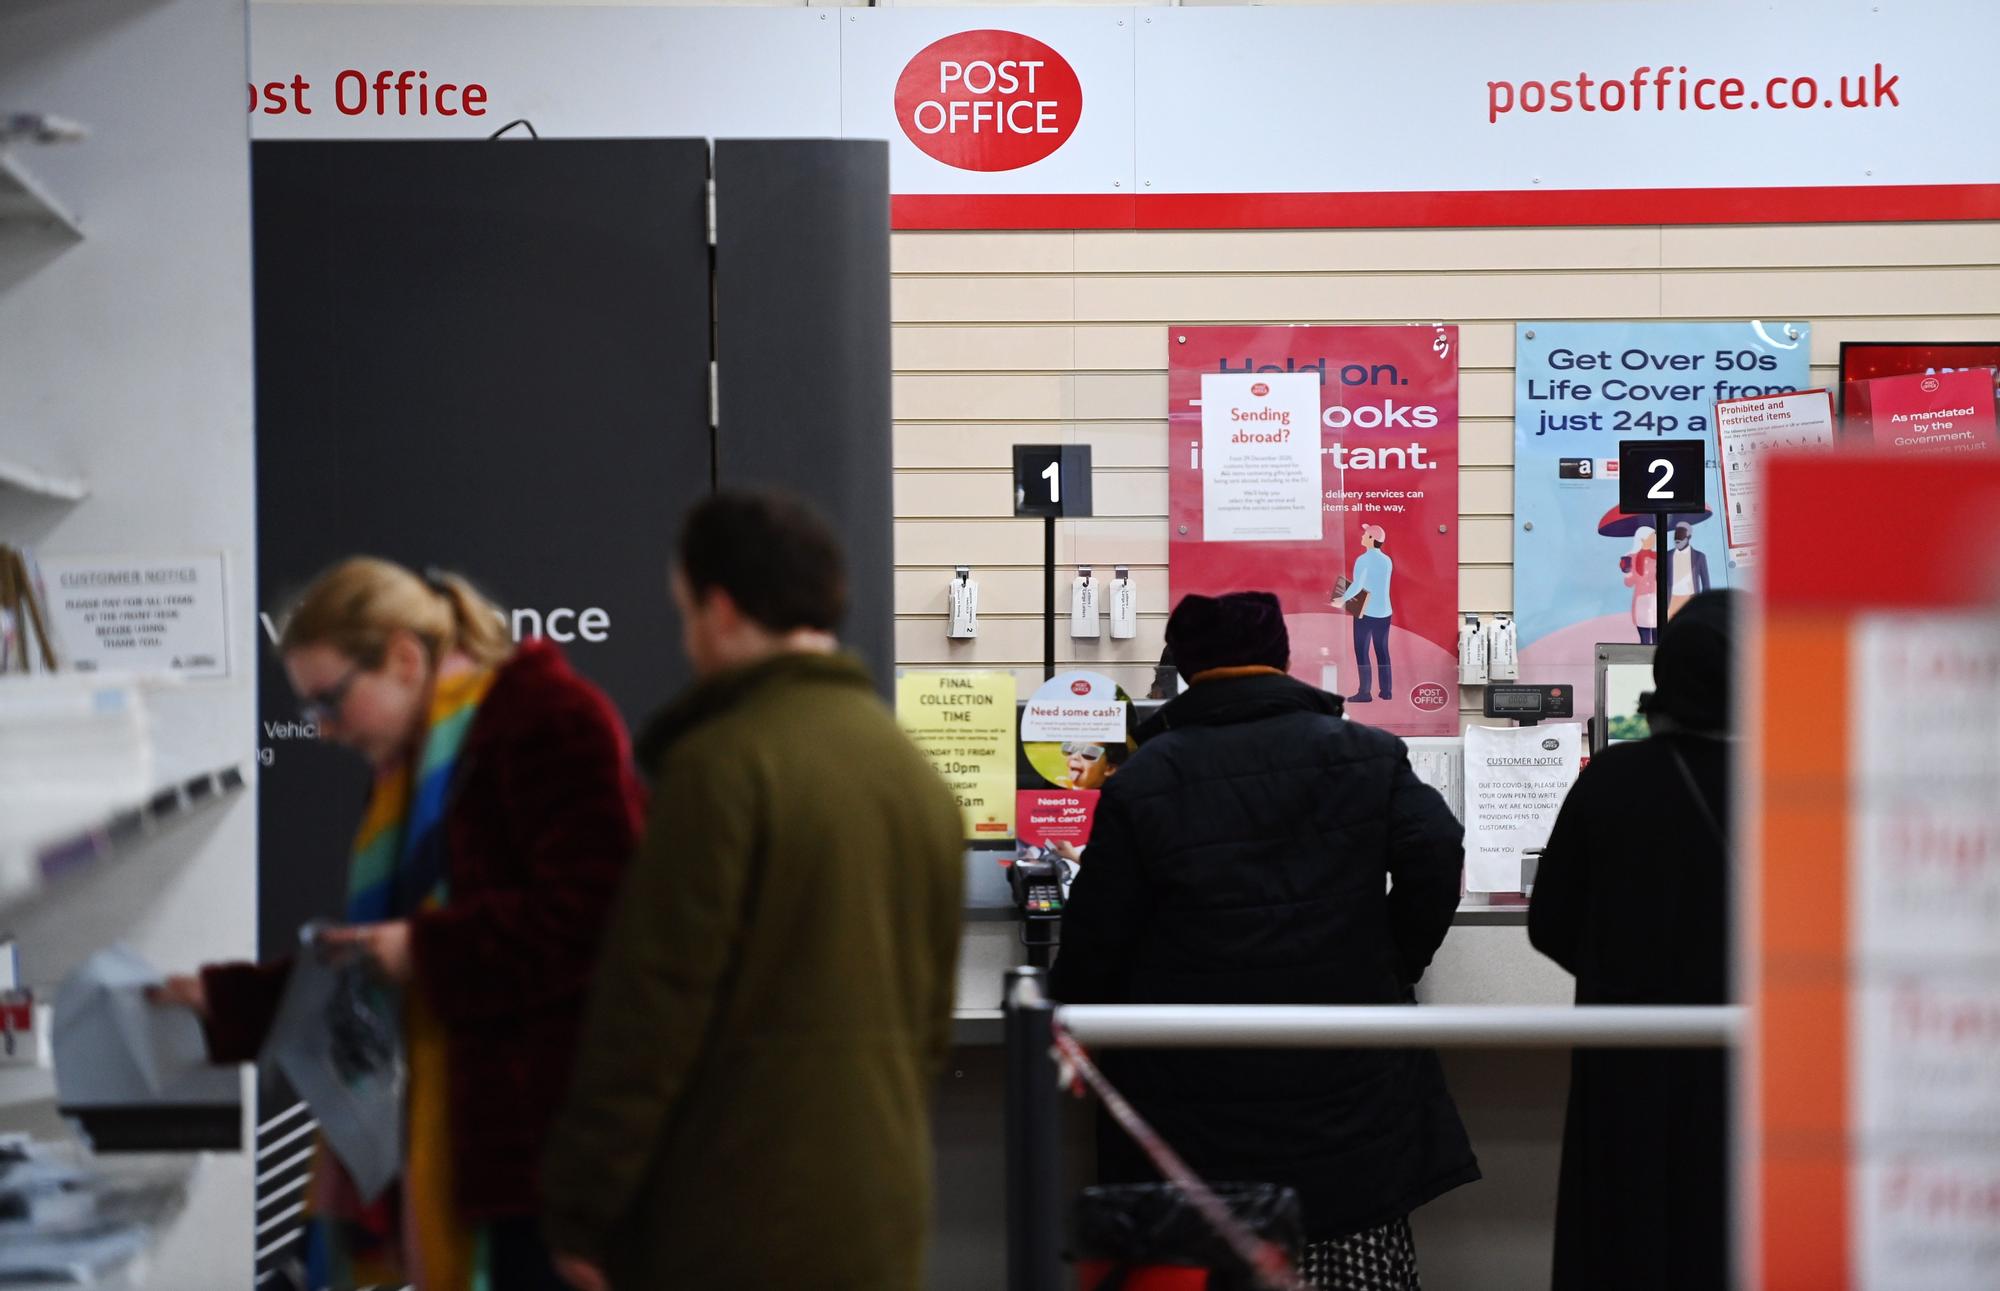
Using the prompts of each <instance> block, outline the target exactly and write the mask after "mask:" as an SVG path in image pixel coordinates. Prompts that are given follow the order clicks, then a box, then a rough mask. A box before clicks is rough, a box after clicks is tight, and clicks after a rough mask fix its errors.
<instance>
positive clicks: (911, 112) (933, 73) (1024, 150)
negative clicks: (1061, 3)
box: [896, 30, 1083, 170]
mask: <svg viewBox="0 0 2000 1291" xmlns="http://www.w3.org/2000/svg"><path fill="white" fill-rule="evenodd" d="M1082 118H1083V85H1082V83H1081V82H1079V81H1078V80H1077V79H1076V69H1075V68H1073V67H1071V66H1070V65H1069V60H1067V59H1065V58H1064V57H1063V56H1062V55H1061V54H1058V53H1056V51H1055V50H1053V49H1050V48H1049V47H1048V46H1047V45H1044V44H1043V43H1042V42H1041V41H1039V40H1036V39H1035V38H1034V37H1032V36H1023V35H1022V34H1021V33H1020V32H1017V31H998V30H985V31H961V32H959V33H958V34H957V35H954V36H946V37H945V38H944V39H943V40H940V41H936V42H933V43H932V44H930V45H926V46H925V47H924V48H923V49H922V50H921V51H920V52H919V53H918V54H917V56H916V57H915V58H913V59H911V60H910V62H909V65H908V66H907V67H905V68H904V69H903V74H902V76H901V77H899V78H897V81H896V120H897V121H899V122H900V123H902V127H903V133H904V134H906V135H908V136H909V137H910V142H911V143H913V144H915V145H917V147H918V148H920V149H922V150H923V152H924V153H925V155H927V156H929V157H932V158H934V159H936V160H938V161H941V162H943V163H944V164H945V165H947V166H956V167H958V168H959V169H960V170H1019V169H1020V168H1021V167H1023V166H1032V165H1034V164H1035V163H1036V162H1038V161H1040V160H1042V159H1043V158H1044V157H1047V156H1048V155H1049V154H1050V153H1053V152H1054V151H1055V150H1056V149H1058V148H1060V147H1062V146H1063V145H1064V144H1065V143H1068V142H1069V137H1070V136H1071V135H1073V134H1075V133H1076V123H1077V122H1078V121H1079V120H1081V119H1082Z"/></svg>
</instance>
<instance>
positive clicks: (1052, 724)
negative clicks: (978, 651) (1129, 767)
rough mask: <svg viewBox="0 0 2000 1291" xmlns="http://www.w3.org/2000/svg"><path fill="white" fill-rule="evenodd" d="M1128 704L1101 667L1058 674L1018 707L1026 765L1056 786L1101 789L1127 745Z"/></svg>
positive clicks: (1124, 756) (1129, 734)
mask: <svg viewBox="0 0 2000 1291" xmlns="http://www.w3.org/2000/svg"><path fill="white" fill-rule="evenodd" d="M1131 705H1132V700H1131V696H1129V695H1127V694H1126V693H1125V692H1124V691H1123V690H1121V689H1120V688H1119V686H1118V683H1117V682H1115V681H1113V680H1111V678H1109V677H1107V676H1105V675H1104V674H1102V673H1097V672H1064V673H1058V674H1056V675H1055V676H1054V677H1051V678H1050V679H1049V680H1047V681H1045V682H1043V683H1042V685H1041V688H1040V689H1039V690H1037V691H1036V692H1035V693H1034V695H1033V697H1031V698H1030V699H1029V700H1028V703H1027V707H1026V708H1024V709H1023V710H1022V712H1021V749H1022V751H1023V753H1025V754H1026V755H1027V759H1028V765H1030V766H1032V767H1033V768H1034V769H1035V772H1036V774H1038V775H1040V776H1041V777H1042V779H1044V780H1046V781H1048V782H1049V783H1050V784H1052V785H1054V786H1056V787H1057V788H1059V789H1102V788H1103V787H1104V782H1105V780H1106V779H1108V778H1109V777H1110V776H1111V774H1112V773H1113V772H1114V771H1115V770H1116V769H1117V768H1118V766H1119V765H1120V764H1121V763H1123V762H1124V761H1125V758H1126V755H1127V754H1128V753H1129V752H1130V751H1131V748H1132V743H1131V740H1132V735H1131V730H1130V719H1129V716H1128V715H1129V714H1130V712H1131V711H1132V709H1131Z"/></svg>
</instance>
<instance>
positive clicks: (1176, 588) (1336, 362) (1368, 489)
mask: <svg viewBox="0 0 2000 1291" xmlns="http://www.w3.org/2000/svg"><path fill="white" fill-rule="evenodd" d="M1167 352H1168V354H1167V358H1168V381H1167V395H1168V417H1167V427H1168V439H1169V466H1170V468H1171V470H1170V481H1171V482H1170V490H1171V493H1170V499H1169V513H1170V521H1171V533H1170V539H1171V541H1170V544H1169V547H1168V552H1169V570H1168V581H1169V584H1170V588H1169V591H1170V594H1171V596H1172V598H1173V599H1174V600H1176V601H1178V600H1179V598H1181V597H1182V596H1185V595H1188V594H1189V593H1195V592H1199V593H1204V594H1208V595H1220V594H1222V593H1224V592H1233V591H1251V590H1257V591H1269V592H1273V593H1275V594H1276V595H1277V596H1278V599H1279V601H1280V602H1281V603H1282V605H1283V606H1284V611H1285V625H1286V628H1287V629H1288V630H1289V632H1290V635H1291V643H1292V658H1291V671H1292V674H1293V675H1294V676H1296V677H1299V678H1301V679H1303V680H1305V681H1307V682H1310V683H1311V684H1313V685H1315V686H1320V687H1322V688H1324V689H1326V690H1329V691H1333V692H1335V693H1338V694H1341V695H1345V696H1347V697H1348V698H1349V700H1350V706H1349V710H1348V711H1349V713H1350V714H1351V715H1352V716H1354V717H1355V718H1356V719H1357V720H1359V721H1364V722H1367V723H1369V724H1370V725H1374V726H1380V727H1384V728H1386V729H1388V730H1391V731H1395V732H1397V733H1399V734H1403V735H1456V734H1458V690H1457V649H1458V646H1457V640H1458V637H1457V622H1456V620H1457V611H1458V329H1457V328H1456V327H1446V326H1441V325H1430V324H1424V325H1420V326H1391V327H1176V328H1173V329H1171V330H1170V331H1169V332H1168V333H1167ZM1282 374H1305V375H1307V376H1309V377H1310V378H1311V379H1312V382H1313V384H1314V385H1315V386H1316V387H1317V391H1318V397H1317V423H1318V427H1319V429H1318V434H1317V452H1318V456H1319V471H1318V475H1319V484H1320V486H1321V488H1320V490H1319V492H1320V496H1319V506H1320V511H1321V516H1320V520H1321V523H1320V525H1319V535H1320V536H1319V537H1317V538H1313V537H1309V536H1308V537H1293V538H1285V539H1268V538H1262V537H1255V536H1250V535H1255V534H1256V533H1257V532H1258V526H1257V525H1256V524H1254V523H1253V522H1252V520H1251V519H1250V517H1247V516H1245V515H1244V514H1243V510H1242V495H1241V492H1240V491H1238V492H1237V493H1235V494H1234V495H1232V498H1231V501H1230V508H1229V514H1230V515H1231V517H1232V520H1231V527H1230V529H1229V531H1227V532H1218V533H1216V534H1210V533H1208V532H1206V531H1205V528H1204V523H1205V522H1204V516H1205V514H1208V513H1212V509H1211V508H1208V507H1206V506H1205V492H1204V490H1205V488H1207V487H1208V485H1209V479H1208V476H1207V474H1206V473H1205V471H1204V457H1203V442H1204V425H1203V421H1204V419H1203V412H1204V408H1203V384H1204V383H1203V378H1204V377H1212V376H1232V377H1239V376H1260V375H1261V376H1274V375H1282ZM1233 384H1234V383H1230V382H1224V383H1220V388H1225V389H1230V388H1233ZM1255 384H1258V383H1256V382H1252V383H1251V384H1250V385H1249V386H1246V387H1245V388H1244V390H1243V391H1242V393H1243V395H1244V397H1245V398H1247V399H1268V400H1271V401H1274V402H1276V401H1279V400H1282V399H1283V398H1284V397H1285V396H1286V393H1287V391H1286V389H1285V386H1286V385H1288V384H1291V383H1282V382H1275V381H1274V382H1270V383H1269V384H1270V385H1271V387H1272V388H1271V389H1269V390H1267V391H1266V392H1265V393H1263V394H1261V395H1260V394H1257V393H1255V390H1254V386H1255ZM1212 433H1213V432H1212V429H1211V435H1212ZM1272 496H1273V498H1274V501H1273V505H1274V506H1279V507H1283V508H1286V509H1289V508H1290V507H1291V505H1292V502H1291V493H1290V490H1288V489H1287V490H1282V491H1281V492H1274V493H1273V495H1272ZM1273 519H1274V526H1273V527H1274V528H1275V527H1276V525H1277V523H1279V522H1278V518H1277V517H1274V518H1273ZM1294 523H1295V522H1294V520H1293V519H1292V518H1290V517H1286V518H1285V519H1284V520H1283V521H1282V524H1283V528H1282V529H1278V531H1279V532H1286V533H1299V532H1303V533H1309V532H1310V530H1309V529H1305V528H1303V527H1298V528H1294V527H1293V525H1294Z"/></svg>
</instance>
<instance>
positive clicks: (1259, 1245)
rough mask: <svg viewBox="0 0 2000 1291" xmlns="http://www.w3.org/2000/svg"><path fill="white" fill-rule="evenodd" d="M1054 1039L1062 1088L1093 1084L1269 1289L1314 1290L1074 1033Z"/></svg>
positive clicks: (1115, 1115) (1075, 1090)
mask: <svg viewBox="0 0 2000 1291" xmlns="http://www.w3.org/2000/svg"><path fill="white" fill-rule="evenodd" d="M1054 1041H1055V1043H1054V1049H1053V1056H1054V1058H1055V1060H1056V1064H1057V1071H1058V1079H1059V1080H1060V1082H1061V1084H1062V1085H1063V1087H1064V1088H1065V1089H1068V1090H1069V1091H1070V1092H1071V1093H1073V1094H1075V1095H1076V1096H1078V1097H1079V1098H1080V1097H1082V1096H1083V1086H1085V1085H1087V1086H1089V1087H1090V1090H1091V1092H1093V1093H1095V1094H1096V1095H1097V1097H1098V1099H1099V1101H1101V1102H1102V1103H1103V1104H1104V1110H1105V1111H1107V1112H1109V1113H1111V1119H1112V1120H1114V1121H1117V1122H1118V1124H1119V1127H1120V1128H1122V1129H1123V1130H1124V1131H1125V1132H1126V1133H1127V1134H1129V1135H1131V1136H1132V1141H1133V1142H1134V1143H1137V1144H1138V1145H1139V1150H1140V1151H1142V1152H1144V1153H1145V1154H1146V1156H1147V1157H1148V1158H1149V1159H1151V1161H1152V1163H1153V1167H1154V1168H1155V1169H1157V1170H1158V1171H1159V1172H1160V1176H1161V1178H1163V1179H1165V1180H1166V1181H1167V1182H1168V1183H1171V1184H1173V1185H1174V1186H1175V1187H1176V1188H1179V1189H1180V1190H1181V1192H1182V1194H1183V1195H1185V1196H1186V1197H1187V1200H1188V1204H1189V1205H1191V1206H1193V1207H1194V1208H1195V1211H1196V1213H1198V1214H1199V1215H1200V1216H1201V1217H1202V1218H1203V1219H1204V1220H1206V1221H1208V1226H1209V1227H1210V1228H1212V1229H1214V1230H1215V1233H1216V1235H1217V1236H1218V1237H1220V1238H1222V1240H1223V1242H1224V1244H1225V1245H1227V1246H1228V1247H1229V1249H1230V1251H1231V1252H1232V1253H1234V1254H1235V1255H1236V1257H1237V1258H1238V1259H1240V1260H1242V1261H1243V1264H1244V1267H1246V1268H1248V1269H1249V1270H1250V1271H1251V1273H1252V1274H1253V1275H1254V1276H1255V1277H1256V1279H1257V1282H1258V1284H1259V1285H1260V1286H1262V1287H1264V1288H1265V1291H1312V1288H1311V1286H1310V1285H1309V1284H1308V1283H1307V1282H1306V1281H1305V1280H1304V1279H1302V1278H1300V1277H1299V1275H1298V1271H1297V1270H1296V1269H1294V1268H1293V1267H1292V1262H1291V1260H1290V1259H1289V1258H1288V1257H1287V1256H1286V1255H1285V1252H1284V1251H1283V1250H1282V1249H1281V1248H1280V1247H1279V1246H1277V1245H1276V1244H1275V1243H1273V1242H1270V1241H1267V1240H1265V1239H1264V1238H1262V1237H1259V1236H1258V1235H1257V1234H1255V1233H1253V1232H1251V1231H1250V1229H1249V1227H1248V1226H1247V1225H1245V1224H1244V1223H1243V1221H1242V1220H1240V1219H1238V1218H1236V1216H1234V1215H1232V1214H1230V1213H1229V1207H1228V1206H1227V1205H1225V1204H1224V1203H1223V1201H1222V1198H1220V1197H1218V1196H1216V1195H1215V1190H1214V1189H1213V1188H1210V1187H1209V1186H1208V1185H1207V1184H1205V1183H1203V1182H1202V1181H1201V1178H1200V1176H1198V1175H1196V1174H1195V1172H1194V1171H1193V1170H1190V1169H1189V1168H1188V1164H1187V1162H1185V1161H1183V1160H1181V1158H1180V1154H1179V1153H1177V1152H1175V1151H1174V1150H1173V1149H1172V1148H1171V1147H1168V1146H1167V1141H1166V1140H1165V1139H1163V1138H1161V1137H1160V1135H1159V1132H1158V1131H1157V1130H1155V1129H1154V1128H1153V1127H1152V1126H1150V1125H1148V1124H1147V1123H1146V1120H1145V1118H1144V1117H1142V1116H1140V1115H1139V1113H1138V1112H1137V1111H1136V1110H1135V1109H1134V1108H1133V1106H1132V1104H1130V1103H1128V1102H1126V1101H1125V1096H1124V1095H1123V1094H1121V1093H1119V1092H1118V1090H1117V1089H1116V1088H1114V1087H1113V1086H1112V1084H1111V1082H1110V1081H1108V1080H1106V1079H1105V1078H1104V1073H1103V1072H1101V1071H1099V1070H1098V1069H1097V1064H1096V1063H1094V1062H1092V1061H1091V1060H1090V1055H1089V1054H1088V1053H1086V1052H1085V1051H1084V1048H1083V1046H1082V1045H1081V1044H1078V1043H1077V1041H1076V1038H1075V1037H1074V1036H1072V1035H1070V1034H1069V1033H1068V1032H1067V1031H1064V1030H1063V1029H1062V1028H1061V1027H1060V1026H1058V1027H1056V1028H1055V1033H1054Z"/></svg>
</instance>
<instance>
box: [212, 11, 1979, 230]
mask: <svg viewBox="0 0 2000 1291" xmlns="http://www.w3.org/2000/svg"><path fill="white" fill-rule="evenodd" d="M1990 17H1991V12H1990V0H1905V2H1904V3H1897V4H1886V3H1885V4H1882V5H1876V6H1867V5H1827V4H1824V3H1822V2H1821V0H1773V2H1772V3H1769V4H1762V5H1756V6H1746V5H1741V4H1730V3H1723V2H1721V0H1693V2H1690V3H1658V4H1646V3H1639V4H1621V5H1617V6H1579V5H1574V4H1480V5H1464V6H1438V5H1329V6H1302V7H1274V8H1263V7H1249V8H1244V7H1227V8H1133V9H1113V8H1085V9H1074V8H1072V9H1064V8H1024V9H984V10H981V9H956V8H906V7H889V8H869V9H814V8H798V9H763V8H740V7H730V8H708V9H703V8H640V7H620V8H572V7H568V6H562V7H547V8H542V7H534V6H512V5H496V6H486V5H478V6H474V5H465V6H460V5H452V6H406V5H396V6H372V5H353V4H288V5H268V6H261V7H259V8H258V10H257V12H256V14H255V15H254V16H253V21H252V23H251V77H250V85H249V87H248V89H249V93H248V96H247V97H248V105H249V113H250V119H251V122H252V131H253V134H254V136H255V137H256V138H259V139H327V138H461V139H463V138H480V137H484V136H485V135H488V134H491V133H492V132H493V131H494V130H495V129H497V128H499V127H501V126H503V125H505V124H507V123H509V122H512V121H515V120H517V119H525V120H527V121H529V122H531V123H533V125H534V126H535V128H536V130H537V131H538V132H539V133H540V134H541V135H542V137H544V138H554V137H564V136H567V137H605V136H649V137H673V136H705V137H708V138H748V137H761V138H772V137H820V138H825V137H829V136H831V137H840V138H850V139H880V140H886V141H887V142H888V144H889V149H890V171H891V183H892V186H893V190H894V199H895V200H894V204H893V215H894V219H895V222H896V225H897V226H898V227H900V228H1285V227H1292V228H1310V227H1321V228H1336V227H1425V226H1435V227H1443V226H1504V225H1588V224H1662V223H1667V224H1672V223H1772V222H1793V221H1832V222H1848V221H1869V220H1941V219H1997V218H2000V149H1994V148H1991V147H1982V146H1980V141H1981V140H1983V139H1984V138H1985V136H1984V135H1983V134H1982V133H1980V128H1979V126H1978V125H1977V123H1981V122H1989V121H1992V120H1995V119H1996V118H2000V78H1994V77H1992V76H1990V75H1989V74H1988V73H1989V69H1988V67H1987V66H1986V60H1985V59H1984V57H1983V54H1984V47H1983V46H1981V45H1980V43H1979V42H1977V41H1974V40H1966V39H1961V38H1955V37H1954V33H1960V34H1962V33H1965V32H1975V31H1980V30H1984V29H1985V27H1986V26H1987V25H1990Z"/></svg>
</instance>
